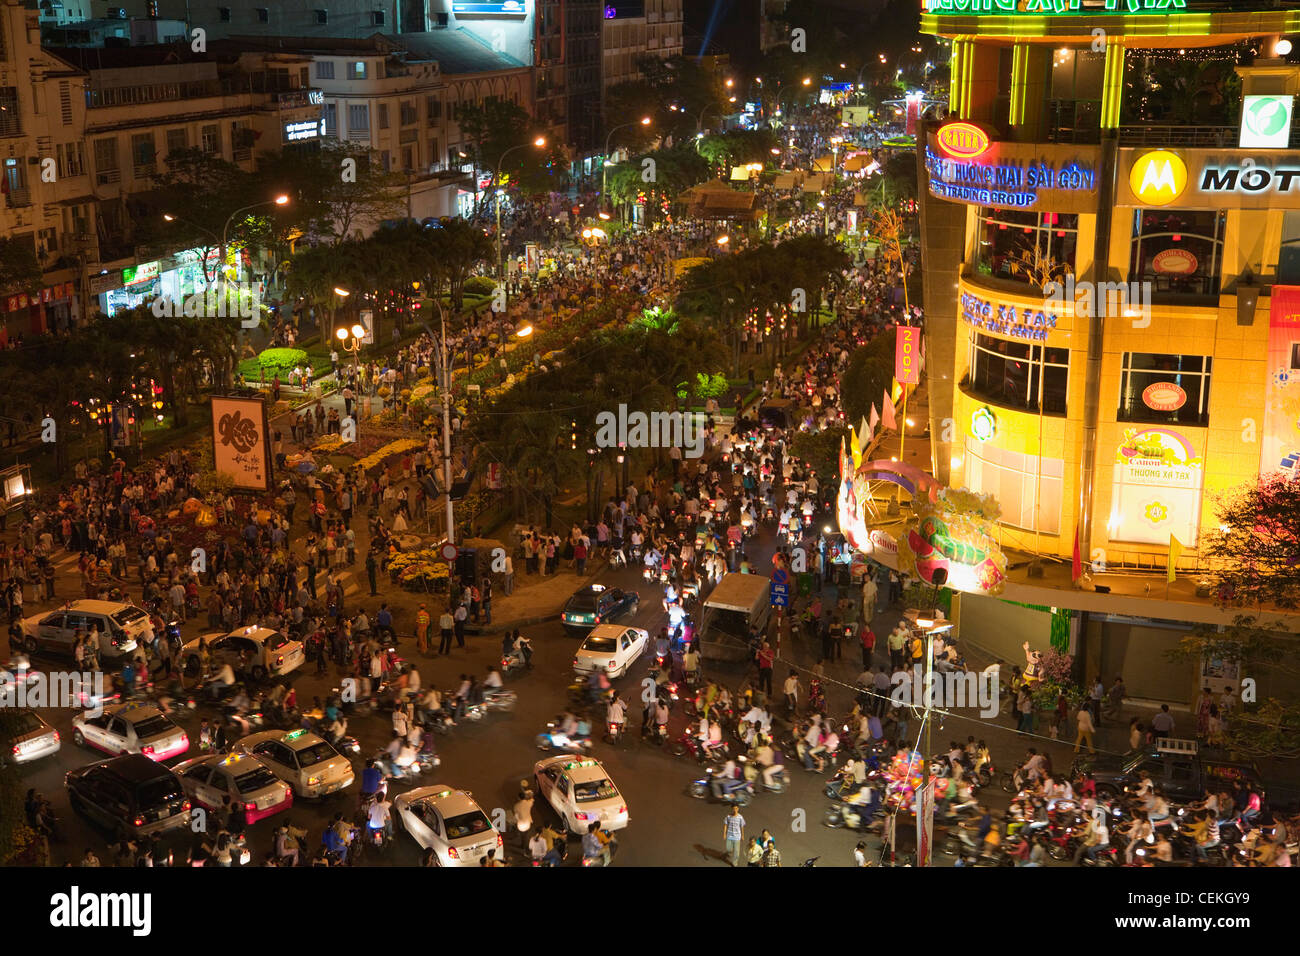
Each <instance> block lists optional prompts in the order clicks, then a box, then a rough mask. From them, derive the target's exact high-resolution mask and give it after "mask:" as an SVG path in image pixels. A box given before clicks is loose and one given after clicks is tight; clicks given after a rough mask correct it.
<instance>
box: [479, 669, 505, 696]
mask: <svg viewBox="0 0 1300 956" xmlns="http://www.w3.org/2000/svg"><path fill="white" fill-rule="evenodd" d="M499 687H501V672H500V671H498V670H497V669H496V668H495V667H494V668H493V669H492V670H490V671H488V675H487V677H484V678H483V689H484V690H496V689H498V688H499Z"/></svg>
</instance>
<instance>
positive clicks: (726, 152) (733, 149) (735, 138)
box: [697, 129, 780, 166]
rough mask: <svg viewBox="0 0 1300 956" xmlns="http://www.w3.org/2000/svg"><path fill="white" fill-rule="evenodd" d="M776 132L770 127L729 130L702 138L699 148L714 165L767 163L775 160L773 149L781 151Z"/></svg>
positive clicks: (701, 153)
mask: <svg viewBox="0 0 1300 956" xmlns="http://www.w3.org/2000/svg"><path fill="white" fill-rule="evenodd" d="M779 148H780V147H779V142H778V140H777V136H776V133H774V132H773V131H772V130H770V129H749V130H728V131H727V132H725V133H714V134H712V135H710V136H705V137H704V138H703V139H701V140H700V142H699V146H698V147H697V149H698V150H699V152H700V155H702V156H703V157H704V158H705V159H707V160H708V161H709V162H710V163H712V164H713V165H714V166H744V165H748V164H749V163H762V164H763V165H767V164H768V163H771V162H772V161H773V158H774V156H773V153H772V150H774V149H776V150H778V151H779Z"/></svg>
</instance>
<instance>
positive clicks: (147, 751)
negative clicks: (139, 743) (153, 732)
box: [140, 747, 153, 757]
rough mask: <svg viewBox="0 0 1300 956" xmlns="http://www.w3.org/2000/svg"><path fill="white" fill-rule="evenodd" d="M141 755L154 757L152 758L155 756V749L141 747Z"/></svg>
mask: <svg viewBox="0 0 1300 956" xmlns="http://www.w3.org/2000/svg"><path fill="white" fill-rule="evenodd" d="M140 753H142V754H144V755H145V756H146V757H152V756H153V748H152V747H141V748H140Z"/></svg>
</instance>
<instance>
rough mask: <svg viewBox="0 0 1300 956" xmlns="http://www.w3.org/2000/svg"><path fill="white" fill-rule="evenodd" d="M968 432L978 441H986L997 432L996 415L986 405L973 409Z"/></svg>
mask: <svg viewBox="0 0 1300 956" xmlns="http://www.w3.org/2000/svg"><path fill="white" fill-rule="evenodd" d="M970 433H971V434H972V435H974V436H975V437H976V438H978V439H979V440H980V441H988V440H989V439H991V438H992V437H993V436H994V435H996V434H997V433H998V420H997V416H995V415H994V414H993V410H992V409H991V408H989V407H988V406H987V405H985V406H983V407H982V408H977V409H975V413H974V414H973V415H971V417H970Z"/></svg>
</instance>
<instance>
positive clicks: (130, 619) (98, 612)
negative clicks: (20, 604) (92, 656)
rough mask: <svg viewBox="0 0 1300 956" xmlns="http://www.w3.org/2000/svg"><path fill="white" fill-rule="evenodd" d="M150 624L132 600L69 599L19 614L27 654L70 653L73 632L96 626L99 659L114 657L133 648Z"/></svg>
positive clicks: (148, 629)
mask: <svg viewBox="0 0 1300 956" xmlns="http://www.w3.org/2000/svg"><path fill="white" fill-rule="evenodd" d="M151 627H152V625H151V624H150V623H149V615H148V614H146V613H145V612H144V611H142V610H141V609H140V608H138V607H136V606H135V605H133V604H123V603H122V602H120V601H93V600H77V601H71V602H69V603H67V604H65V605H64V606H63V607H61V608H59V609H58V610H56V611H50V612H41V613H40V614H33V615H32V616H31V617H26V618H23V624H22V628H23V650H25V651H26V652H27V653H28V654H34V653H36V652H37V651H49V652H51V653H55V654H63V655H66V656H68V657H71V656H72V651H73V647H74V646H75V644H76V636H77V632H78V631H80V632H81V633H82V634H90V633H92V632H93V631H95V630H98V631H99V656H100V658H101V660H115V659H118V658H122V657H126V656H127V655H128V654H130V653H131V652H132V651H134V650H135V648H136V644H137V642H139V641H141V640H143V639H144V638H145V636H146V635H147V634H148V633H149V631H150V629H151Z"/></svg>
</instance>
